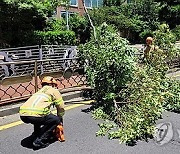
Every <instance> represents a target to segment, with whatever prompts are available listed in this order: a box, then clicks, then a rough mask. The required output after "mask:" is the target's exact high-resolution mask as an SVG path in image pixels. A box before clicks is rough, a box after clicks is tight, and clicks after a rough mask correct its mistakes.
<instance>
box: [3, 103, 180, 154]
mask: <svg viewBox="0 0 180 154" xmlns="http://www.w3.org/2000/svg"><path fill="white" fill-rule="evenodd" d="M87 108H89V105H84V106H81V107H77V108H73V109H71V110H68V111H66V114H65V116H64V128H65V138H66V141H65V142H63V143H61V142H58V141H57V142H54V143H52V144H50V145H49V146H48V147H46V148H43V149H39V150H33V149H32V143H31V140H30V139H29V138H28V137H29V136H30V134H31V133H32V130H33V127H32V126H31V125H27V124H21V125H17V126H14V127H11V128H8V129H4V130H1V131H0V154H32V153H38V154H130V153H131V154H178V153H180V143H179V141H180V139H179V138H178V135H177V131H176V130H177V129H178V128H180V123H179V119H180V115H179V114H176V113H169V112H167V113H165V114H164V115H163V117H164V118H163V119H161V120H160V121H159V122H160V123H161V122H171V123H172V125H173V130H174V132H175V133H174V137H173V139H175V140H176V141H173V142H169V143H167V144H165V145H162V146H160V145H157V144H156V142H155V141H154V140H149V141H148V142H145V141H139V142H137V144H136V145H134V146H127V145H125V144H119V141H118V140H109V139H108V138H107V137H106V136H105V137H96V135H95V133H96V131H97V130H98V125H97V123H98V121H95V120H93V119H92V117H91V113H85V112H83V110H84V109H87Z"/></svg>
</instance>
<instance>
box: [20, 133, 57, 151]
mask: <svg viewBox="0 0 180 154" xmlns="http://www.w3.org/2000/svg"><path fill="white" fill-rule="evenodd" d="M34 140H35V138H34V137H33V135H30V136H28V137H26V138H24V139H23V140H22V141H21V145H22V146H23V147H25V148H28V149H33V150H34V151H35V150H39V149H43V148H46V147H47V146H46V147H40V148H35V147H34V146H33V141H34ZM56 141H57V140H55V139H53V140H50V141H49V144H48V146H49V145H50V144H53V143H54V142H56Z"/></svg>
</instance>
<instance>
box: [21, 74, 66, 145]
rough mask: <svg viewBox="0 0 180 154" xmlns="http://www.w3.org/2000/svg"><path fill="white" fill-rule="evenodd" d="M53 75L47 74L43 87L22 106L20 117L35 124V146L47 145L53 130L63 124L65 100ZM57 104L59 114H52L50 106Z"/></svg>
mask: <svg viewBox="0 0 180 154" xmlns="http://www.w3.org/2000/svg"><path fill="white" fill-rule="evenodd" d="M56 86H57V82H56V80H55V79H54V78H53V77H50V76H47V77H44V78H43V80H42V89H40V90H39V91H38V92H36V93H35V94H33V95H32V96H31V97H30V98H29V99H28V100H27V101H26V102H25V103H24V104H23V105H22V106H21V107H20V111H19V113H20V118H21V120H22V121H23V122H24V123H31V124H33V125H34V132H33V136H35V137H36V139H35V140H34V142H33V146H34V147H36V148H39V147H46V146H47V145H48V143H49V142H48V141H49V139H50V138H51V137H52V134H53V130H55V128H56V127H57V126H58V125H59V124H62V122H63V119H62V116H63V115H64V102H63V99H62V96H61V94H60V92H59V91H58V89H56V88H55V87H56ZM52 105H55V106H56V109H57V116H56V115H54V114H52V113H51V111H50V107H51V106H52Z"/></svg>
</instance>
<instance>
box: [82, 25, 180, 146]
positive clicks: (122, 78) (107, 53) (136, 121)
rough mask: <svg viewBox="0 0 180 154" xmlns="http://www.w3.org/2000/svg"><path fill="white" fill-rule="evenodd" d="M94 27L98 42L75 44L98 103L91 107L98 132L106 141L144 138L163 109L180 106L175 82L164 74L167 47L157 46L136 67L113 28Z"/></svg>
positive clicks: (130, 140)
mask: <svg viewBox="0 0 180 154" xmlns="http://www.w3.org/2000/svg"><path fill="white" fill-rule="evenodd" d="M160 28H161V27H160ZM99 30H100V31H98V35H97V36H99V37H97V42H96V41H95V40H94V39H93V38H92V40H91V41H90V42H88V43H86V44H85V45H84V46H83V47H81V48H80V51H81V52H82V53H83V56H84V59H86V61H87V64H86V72H87V77H88V81H89V83H90V84H91V85H93V86H94V88H95V99H96V101H97V104H96V105H97V106H100V108H97V109H95V110H94V111H93V117H94V118H95V119H102V120H104V122H103V123H101V124H99V128H100V129H99V131H98V132H97V135H98V136H104V135H106V134H108V137H109V138H110V139H113V138H118V139H119V140H120V142H125V143H130V142H132V141H133V142H134V141H136V140H138V139H145V140H147V138H148V137H152V135H153V133H154V131H155V123H156V120H157V119H158V118H160V117H161V115H162V112H163V111H164V110H165V109H168V110H176V111H179V109H180V105H179V101H180V97H179V94H180V90H179V88H178V87H179V86H180V82H179V81H174V80H173V79H170V78H167V77H166V75H165V74H166V71H167V70H168V65H167V63H166V59H167V57H168V56H169V54H168V51H165V52H164V51H163V50H161V49H157V50H156V51H155V52H153V53H151V60H150V61H148V62H145V63H144V64H141V65H139V64H138V63H137V62H136V61H135V58H134V56H133V55H134V54H133V53H134V50H133V49H132V48H130V47H129V45H128V43H127V41H126V40H125V39H123V38H120V37H119V36H118V35H117V32H116V31H112V30H111V28H107V26H102V27H101V28H100V29H99ZM161 33H162V34H161ZM164 33H166V32H164V31H158V33H156V34H157V37H158V36H160V35H161V36H164V35H165V34H164ZM99 34H100V35H99ZM167 35H168V34H167ZM157 37H156V38H157ZM161 39H167V38H166V37H165V38H161ZM171 41H172V40H171ZM163 43H164V44H165V43H167V41H164V42H163ZM170 43H172V42H170ZM163 46H166V45H163ZM168 47H169V48H168V49H167V50H169V49H170V46H168ZM170 87H171V88H170Z"/></svg>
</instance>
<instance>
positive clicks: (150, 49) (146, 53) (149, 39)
mask: <svg viewBox="0 0 180 154" xmlns="http://www.w3.org/2000/svg"><path fill="white" fill-rule="evenodd" d="M155 50H158V47H157V46H154V45H153V38H152V37H147V38H146V46H145V49H144V58H145V59H146V60H149V58H150V55H151V53H152V52H153V51H155Z"/></svg>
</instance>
